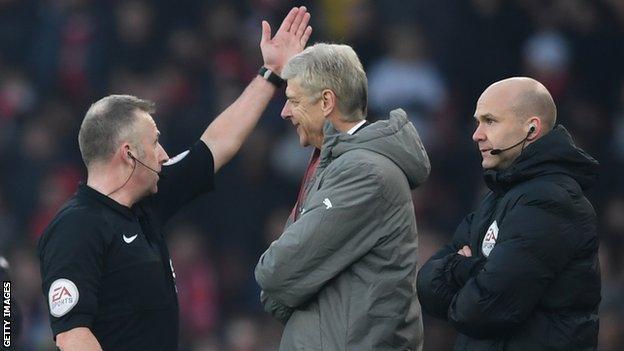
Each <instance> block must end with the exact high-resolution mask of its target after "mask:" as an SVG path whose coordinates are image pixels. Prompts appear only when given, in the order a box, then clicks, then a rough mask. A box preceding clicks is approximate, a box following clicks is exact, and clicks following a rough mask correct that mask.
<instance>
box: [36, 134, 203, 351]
mask: <svg viewBox="0 0 624 351" xmlns="http://www.w3.org/2000/svg"><path fill="white" fill-rule="evenodd" d="M176 161H177V162H176ZM170 163H171V164H170V165H164V166H163V167H162V173H161V174H163V175H164V177H161V178H160V180H159V182H158V192H157V193H156V194H154V195H151V196H149V197H146V198H145V199H143V200H141V201H140V202H138V203H136V204H135V205H134V206H132V208H128V207H126V206H123V205H121V204H119V203H117V202H115V201H114V200H112V199H111V198H109V197H107V196H105V195H103V194H101V193H99V192H97V191H96V190H94V189H92V188H90V187H88V186H86V185H84V184H82V185H80V187H79V189H78V191H77V192H76V194H75V195H74V196H73V197H72V198H71V199H70V200H69V201H68V202H67V203H66V204H65V205H64V206H63V208H62V209H61V210H60V211H59V213H58V214H57V215H56V217H55V218H54V219H53V220H52V222H51V223H50V225H49V226H48V227H47V228H46V229H45V231H44V233H43V235H42V237H41V239H40V240H39V246H38V252H39V258H40V260H41V276H42V280H43V294H44V296H45V299H46V301H47V302H48V308H49V312H50V321H51V325H52V331H53V333H54V336H55V337H56V335H57V334H59V333H62V332H64V331H68V330H70V329H73V328H76V327H88V328H89V329H90V330H91V332H92V333H93V334H94V335H95V337H96V338H97V340H98V341H99V343H100V344H101V345H102V347H103V349H104V350H115V351H120V350H176V349H177V343H178V300H177V291H176V287H175V280H174V279H175V274H174V271H173V265H172V263H171V260H170V258H169V251H168V249H167V245H166V243H165V238H164V236H163V231H162V228H163V225H164V224H165V223H166V222H167V220H168V219H169V218H171V216H172V215H174V214H175V213H176V211H177V210H179V209H180V208H181V207H182V206H184V205H185V204H186V203H188V202H189V201H191V200H192V199H194V198H195V197H197V196H198V195H199V194H201V193H203V192H206V191H209V190H211V189H212V188H213V181H214V161H213V158H212V154H211V152H210V150H209V149H208V147H207V146H206V145H205V144H204V143H203V142H201V141H199V142H197V143H196V144H195V145H194V146H193V147H192V148H191V149H190V150H189V151H188V152H185V153H183V154H180V155H179V156H177V157H174V158H173V159H172V160H171V161H170Z"/></svg>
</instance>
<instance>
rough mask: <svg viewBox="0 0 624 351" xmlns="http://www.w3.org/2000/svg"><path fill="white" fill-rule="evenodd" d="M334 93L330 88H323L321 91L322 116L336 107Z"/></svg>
mask: <svg viewBox="0 0 624 351" xmlns="http://www.w3.org/2000/svg"><path fill="white" fill-rule="evenodd" d="M337 103H338V101H337V99H336V94H335V93H334V92H333V91H331V90H330V89H325V90H323V91H322V92H321V109H322V110H323V117H327V116H329V115H330V114H331V113H332V112H333V111H334V109H335V108H337Z"/></svg>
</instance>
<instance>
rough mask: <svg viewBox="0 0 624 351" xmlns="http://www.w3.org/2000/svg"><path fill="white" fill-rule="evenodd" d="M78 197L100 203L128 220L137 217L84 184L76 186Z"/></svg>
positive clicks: (127, 208)
mask: <svg viewBox="0 0 624 351" xmlns="http://www.w3.org/2000/svg"><path fill="white" fill-rule="evenodd" d="M78 195H79V196H85V197H87V198H89V199H91V200H95V201H97V202H99V203H101V204H102V205H104V206H107V207H110V208H111V209H113V210H115V211H117V212H119V213H121V214H122V215H124V216H125V217H128V218H129V219H134V218H136V217H137V216H136V214H135V213H134V212H133V211H132V209H131V208H129V207H127V206H124V205H122V204H120V203H119V202H117V201H115V200H113V199H111V198H110V197H108V196H106V195H104V194H102V193H100V192H99V191H97V190H95V189H93V188H92V187H90V186H88V185H87V184H85V183H82V182H81V183H80V185H79V186H78Z"/></svg>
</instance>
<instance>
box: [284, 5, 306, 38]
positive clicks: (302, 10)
mask: <svg viewBox="0 0 624 351" xmlns="http://www.w3.org/2000/svg"><path fill="white" fill-rule="evenodd" d="M306 15H307V17H308V21H309V20H310V14H308V10H307V9H306V8H305V6H301V7H299V11H298V12H297V16H295V19H294V20H293V22H292V23H291V25H290V28H289V29H288V31H289V32H290V33H297V30H298V29H299V25H301V23H302V22H303V19H304V18H305V17H306ZM307 25H308V23H307V22H306V24H305V25H304V26H303V27H304V28H305V26H307ZM301 32H303V30H301Z"/></svg>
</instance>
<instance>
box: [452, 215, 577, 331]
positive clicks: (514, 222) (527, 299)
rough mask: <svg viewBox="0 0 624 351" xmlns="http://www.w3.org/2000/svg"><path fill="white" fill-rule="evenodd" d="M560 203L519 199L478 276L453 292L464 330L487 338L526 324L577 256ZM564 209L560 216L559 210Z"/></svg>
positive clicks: (456, 319) (455, 315)
mask: <svg viewBox="0 0 624 351" xmlns="http://www.w3.org/2000/svg"><path fill="white" fill-rule="evenodd" d="M560 210H561V209H557V208H556V204H554V206H553V204H543V203H542V204H538V203H532V204H524V205H521V204H518V205H516V206H515V207H514V208H513V209H511V210H510V212H509V213H508V214H507V216H506V217H505V219H504V220H503V221H502V223H501V225H500V230H499V235H498V237H499V241H500V242H499V243H497V244H496V246H494V248H493V249H492V252H491V253H490V255H489V257H488V259H487V262H486V263H485V266H484V267H483V269H482V270H480V271H479V272H478V273H477V274H476V275H475V277H474V278H472V279H469V280H468V281H467V283H466V285H465V286H464V287H462V288H461V289H460V290H459V291H458V293H457V294H456V295H455V296H454V297H453V300H452V302H451V305H450V307H449V310H448V318H449V321H450V322H451V324H452V325H453V326H454V327H455V329H456V330H457V331H459V332H460V333H462V334H465V335H468V336H471V337H474V338H484V337H487V336H489V335H505V334H507V333H510V332H513V331H514V330H515V329H517V328H518V327H520V326H521V325H522V324H523V323H524V321H526V319H527V318H528V316H529V315H530V314H531V312H532V311H533V309H534V308H535V305H536V304H537V302H538V301H539V299H540V298H541V296H542V295H543V292H544V290H545V289H546V288H547V286H548V285H549V284H550V282H551V281H552V280H553V277H555V275H556V274H557V272H559V271H560V270H561V269H562V268H563V267H564V265H565V264H566V263H567V262H568V261H569V259H570V258H571V254H570V253H571V252H572V250H571V245H572V243H570V241H573V240H572V238H565V236H564V235H563V233H564V232H565V231H566V227H568V228H569V227H570V226H574V224H573V221H571V220H562V217H561V216H560ZM558 212H559V215H558Z"/></svg>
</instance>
